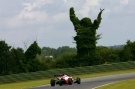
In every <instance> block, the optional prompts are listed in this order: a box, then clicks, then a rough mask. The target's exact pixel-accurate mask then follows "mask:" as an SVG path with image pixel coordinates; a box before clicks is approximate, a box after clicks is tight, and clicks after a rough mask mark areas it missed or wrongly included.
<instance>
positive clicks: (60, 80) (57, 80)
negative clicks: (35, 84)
mask: <svg viewBox="0 0 135 89" xmlns="http://www.w3.org/2000/svg"><path fill="white" fill-rule="evenodd" d="M73 83H77V84H80V83H81V79H80V78H79V77H77V78H76V79H74V78H73V77H72V76H68V75H66V74H59V75H54V79H51V80H50V84H51V86H55V85H56V84H59V85H60V86H62V85H63V84H69V85H72V84H73Z"/></svg>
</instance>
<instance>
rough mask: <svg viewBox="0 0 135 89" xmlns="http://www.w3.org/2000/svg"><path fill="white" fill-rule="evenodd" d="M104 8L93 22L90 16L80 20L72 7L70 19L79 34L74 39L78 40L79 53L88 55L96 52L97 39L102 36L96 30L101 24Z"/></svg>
mask: <svg viewBox="0 0 135 89" xmlns="http://www.w3.org/2000/svg"><path fill="white" fill-rule="evenodd" d="M103 10H104V9H103ZM103 10H102V9H100V12H99V14H98V16H97V19H95V20H94V22H93V23H92V21H91V19H90V18H88V17H84V18H82V19H81V20H79V19H78V17H76V15H75V11H74V8H73V7H71V8H70V11H69V14H70V20H71V22H72V23H73V25H74V30H75V31H76V34H77V35H76V36H75V37H74V40H75V41H76V47H77V54H78V55H80V56H83V55H87V56H88V55H92V54H93V53H94V51H95V48H96V40H98V39H99V38H100V35H97V34H96V30H97V29H98V28H99V25H100V23H101V20H102V18H101V14H102V12H103Z"/></svg>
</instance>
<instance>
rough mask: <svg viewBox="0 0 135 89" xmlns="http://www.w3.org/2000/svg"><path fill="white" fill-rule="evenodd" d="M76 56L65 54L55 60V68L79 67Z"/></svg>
mask: <svg viewBox="0 0 135 89" xmlns="http://www.w3.org/2000/svg"><path fill="white" fill-rule="evenodd" d="M76 62H77V60H76V54H71V53H67V54H63V55H62V56H60V57H59V58H57V60H55V64H54V66H55V68H71V67H76V66H77V63H76Z"/></svg>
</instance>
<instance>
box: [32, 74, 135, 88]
mask: <svg viewBox="0 0 135 89" xmlns="http://www.w3.org/2000/svg"><path fill="white" fill-rule="evenodd" d="M132 78H135V72H134V73H127V74H119V75H110V76H103V77H95V78H87V79H82V80H81V84H72V85H63V86H59V85H56V86H55V87H51V86H50V85H43V86H39V87H35V88H30V89H94V88H95V87H98V86H101V85H104V84H108V83H112V82H116V81H120V80H126V79H132Z"/></svg>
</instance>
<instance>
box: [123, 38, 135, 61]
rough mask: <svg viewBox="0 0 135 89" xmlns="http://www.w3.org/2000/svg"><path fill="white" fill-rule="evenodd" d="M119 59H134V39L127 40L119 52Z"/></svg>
mask: <svg viewBox="0 0 135 89" xmlns="http://www.w3.org/2000/svg"><path fill="white" fill-rule="evenodd" d="M121 61H135V41H134V42H131V41H130V40H128V41H127V44H126V45H125V46H124V48H123V50H122V53H121Z"/></svg>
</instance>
